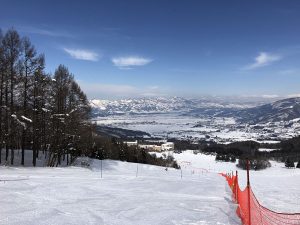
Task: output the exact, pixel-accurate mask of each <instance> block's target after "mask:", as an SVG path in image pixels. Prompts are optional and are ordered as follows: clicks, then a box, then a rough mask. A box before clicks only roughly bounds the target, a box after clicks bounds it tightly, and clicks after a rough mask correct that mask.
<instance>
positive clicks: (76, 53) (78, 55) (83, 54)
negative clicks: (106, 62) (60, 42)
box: [64, 48, 99, 62]
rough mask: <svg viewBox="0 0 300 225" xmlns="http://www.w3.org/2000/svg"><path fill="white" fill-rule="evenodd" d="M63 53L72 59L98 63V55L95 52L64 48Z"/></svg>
mask: <svg viewBox="0 0 300 225" xmlns="http://www.w3.org/2000/svg"><path fill="white" fill-rule="evenodd" d="M64 51H65V52H66V53H68V54H69V55H70V56H71V57H72V58H74V59H80V60H87V61H94V62H95V61H98V57H99V55H98V54H97V53H96V52H93V51H90V50H85V49H70V48H64Z"/></svg>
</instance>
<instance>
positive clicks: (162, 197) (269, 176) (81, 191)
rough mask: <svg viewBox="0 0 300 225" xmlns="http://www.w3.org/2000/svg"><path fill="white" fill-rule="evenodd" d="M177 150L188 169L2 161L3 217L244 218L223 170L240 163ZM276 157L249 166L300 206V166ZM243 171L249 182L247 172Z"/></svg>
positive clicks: (33, 220) (272, 202)
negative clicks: (263, 165)
mask: <svg viewBox="0 0 300 225" xmlns="http://www.w3.org/2000/svg"><path fill="white" fill-rule="evenodd" d="M171 154H172V153H171ZM173 156H174V157H175V158H176V160H177V161H178V162H179V163H180V164H181V165H182V171H180V170H175V169H168V170H165V168H163V167H156V166H150V165H142V164H134V163H126V162H119V161H111V160H104V161H103V173H102V178H101V172H100V168H101V166H100V165H101V164H100V163H101V162H100V161H99V160H89V159H80V160H78V161H77V165H78V166H72V167H64V168H41V167H40V168H39V167H37V168H29V167H28V168H26V167H25V168H23V167H4V166H1V167H0V180H1V182H0V199H1V201H0V205H1V208H0V209H1V211H0V224H11V225H12V224H14V225H22V224H26V225H27V224H28V225H34V224H39V225H43V224H45V225H46V224H47V225H48V224H51V225H52V224H64V225H65V224H122V225H123V224H125V225H126V224H139V225H140V224H143V225H144V224H146V225H148V224H151V225H152V224H153V225H157V224H176V225H179V224H182V225H183V224H190V225H204V224H214V225H215V224H219V225H221V224H241V223H240V220H239V218H238V217H237V216H236V213H235V207H236V206H235V205H234V204H233V203H232V201H231V192H230V190H229V188H228V186H227V183H226V182H225V180H224V178H223V177H221V176H220V175H218V172H225V171H230V170H235V169H236V167H235V164H234V163H216V162H215V161H214V157H213V156H207V155H202V154H198V155H195V154H193V153H192V151H186V152H184V153H182V154H173ZM81 162H85V163H84V165H87V164H88V165H90V166H89V168H82V167H80V165H82V163H81ZM272 165H273V167H272V168H270V169H267V170H264V171H259V172H251V183H252V188H253V190H254V192H255V194H256V195H257V197H258V199H259V200H260V201H261V202H262V203H263V205H265V206H267V207H269V208H271V209H274V210H277V211H284V212H299V211H300V199H299V185H300V170H297V169H285V168H283V164H280V163H275V162H272ZM181 172H182V173H181ZM181 174H182V178H181ZM136 175H137V176H136ZM239 175H240V179H241V182H240V183H241V186H243V185H245V172H244V171H239Z"/></svg>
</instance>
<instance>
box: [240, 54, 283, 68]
mask: <svg viewBox="0 0 300 225" xmlns="http://www.w3.org/2000/svg"><path fill="white" fill-rule="evenodd" d="M281 59H282V56H281V55H279V54H273V53H267V52H260V53H259V54H258V56H256V57H255V59H254V60H255V62H254V63H252V64H250V65H248V66H246V67H245V68H244V69H245V70H252V69H257V68H260V67H264V66H268V65H270V64H272V63H274V62H276V61H279V60H281Z"/></svg>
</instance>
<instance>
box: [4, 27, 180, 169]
mask: <svg viewBox="0 0 300 225" xmlns="http://www.w3.org/2000/svg"><path fill="white" fill-rule="evenodd" d="M44 69H45V56H44V55H43V54H38V53H37V51H36V49H35V47H34V45H32V43H31V42H30V40H29V38H27V37H21V36H20V35H19V33H18V32H17V31H16V30H14V29H9V30H7V31H6V33H2V32H1V30H0V163H1V162H2V163H3V162H5V163H6V164H11V165H13V164H14V163H15V151H16V150H19V149H21V162H20V164H21V165H24V163H25V150H32V152H33V154H32V165H33V166H36V163H37V158H38V157H39V156H40V157H41V154H42V153H43V154H42V156H43V157H45V161H46V162H47V165H48V166H57V165H60V164H61V163H62V161H65V162H66V163H65V164H67V165H69V164H71V163H72V162H73V161H74V159H75V158H76V157H77V156H92V157H95V158H99V157H100V158H111V159H121V160H126V161H132V162H142V163H151V164H155V165H163V166H174V167H178V166H177V165H176V164H174V162H173V160H171V159H169V160H166V161H162V159H157V158H156V157H154V156H150V155H148V154H146V153H145V152H143V151H138V150H137V149H131V148H128V147H126V146H125V145H123V144H121V143H117V142H115V141H112V140H111V139H108V138H101V136H99V135H98V134H97V133H96V126H95V125H93V124H92V123H91V121H90V111H91V108H90V106H89V102H88V99H87V97H86V95H85V93H84V92H83V91H82V90H81V88H80V86H79V85H78V83H77V82H76V81H75V79H74V76H73V75H72V74H71V73H70V72H69V70H68V68H67V67H65V66H64V65H59V66H58V68H57V69H56V70H55V72H54V74H53V75H52V74H47V73H46V72H45V70H44ZM2 153H4V154H2ZM99 154H100V155H99ZM2 155H4V158H2V157H1V156H2Z"/></svg>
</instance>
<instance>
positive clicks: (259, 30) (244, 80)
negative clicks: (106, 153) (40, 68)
mask: <svg viewBox="0 0 300 225" xmlns="http://www.w3.org/2000/svg"><path fill="white" fill-rule="evenodd" d="M0 3H1V11H0V28H2V30H4V31H5V30H6V29H7V28H9V27H14V28H16V29H17V30H18V31H19V32H20V33H21V34H22V35H26V36H29V37H30V39H31V40H32V42H33V43H34V44H35V46H36V47H37V49H38V51H39V52H41V53H45V55H46V71H48V72H52V73H53V72H54V71H55V68H56V67H57V66H58V65H59V64H65V65H66V66H67V67H68V68H69V70H70V71H71V72H72V73H73V74H74V75H75V78H76V79H77V80H78V82H79V83H80V85H81V86H82V88H83V89H84V90H85V92H86V93H87V95H88V97H89V98H102V99H107V98H109V99H114V98H124V97H144V96H166V95H167V96H186V97H197V96H201V95H225V96H228V95H242V96H265V97H272V96H286V97H288V96H296V95H299V93H300V13H299V12H300V1H298V0H289V1H284V0H280V1H279V0H278V1H277V0H273V1H268V0H265V1H261V0H260V1H256V0H251V1H240V0H236V1H230V0H228V1H224V0H219V1H216V0H207V1H198V0H188V1H183V0H181V1H177V0H168V1H166V0H153V1H152V0H151V1H148V0H126V1H125V0H110V1H109V0H107V1H101V0H99V1H92V0H90V1H62V0H61V1H56V0H52V1H30V0H29V1H16V0H9V1H8V0H0Z"/></svg>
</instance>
